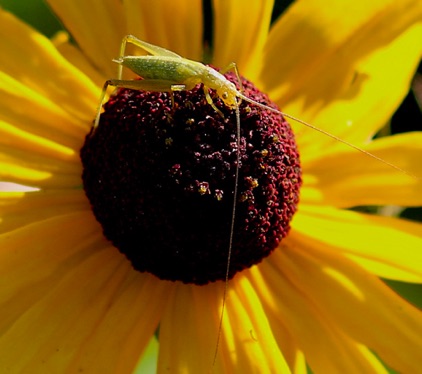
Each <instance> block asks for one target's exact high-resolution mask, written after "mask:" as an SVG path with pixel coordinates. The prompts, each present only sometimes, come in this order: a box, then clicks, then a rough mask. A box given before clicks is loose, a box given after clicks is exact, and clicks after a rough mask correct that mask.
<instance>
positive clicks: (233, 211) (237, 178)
mask: <svg viewBox="0 0 422 374" xmlns="http://www.w3.org/2000/svg"><path fill="white" fill-rule="evenodd" d="M236 160H237V162H236V170H235V175H234V191H233V207H232V218H231V222H230V236H229V250H228V253H227V266H226V276H225V280H224V292H223V304H222V306H221V314H220V322H219V324H218V335H217V343H216V345H215V351H214V358H213V362H212V366H213V367H214V366H215V362H216V361H217V355H218V347H219V346H220V340H221V332H222V329H223V318H224V312H225V310H226V298H227V291H228V288H229V272H230V261H231V257H232V249H233V236H234V223H235V217H236V204H237V194H238V189H239V169H240V111H239V104H238V105H236Z"/></svg>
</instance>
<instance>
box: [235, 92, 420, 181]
mask: <svg viewBox="0 0 422 374" xmlns="http://www.w3.org/2000/svg"><path fill="white" fill-rule="evenodd" d="M237 95H238V97H239V98H241V99H242V100H245V101H247V102H248V103H251V104H254V105H256V106H258V107H260V108H262V109H266V110H269V111H271V112H275V113H278V114H281V115H282V116H284V117H286V118H289V119H291V120H293V121H295V122H298V123H300V124H302V125H304V126H306V127H309V128H311V129H312V130H315V131H318V132H320V133H321V134H324V135H326V136H328V137H330V138H332V139H334V140H337V141H338V142H340V143H343V144H345V145H347V146H348V147H350V148H353V149H355V150H357V151H359V152H360V153H363V154H364V155H366V156H368V157H371V158H373V159H375V160H377V161H379V162H382V163H383V164H384V165H387V166H389V167H391V168H393V169H395V170H397V171H399V172H400V173H402V174H406V175H408V176H409V177H411V178H413V179H416V180H421V178H420V177H418V176H417V175H414V174H412V173H409V172H408V171H406V170H404V169H402V168H399V167H398V166H396V165H394V164H392V163H391V162H388V161H386V160H384V159H382V158H381V157H378V156H375V155H374V154H373V153H371V152H368V151H365V150H364V149H362V148H359V147H358V146H356V145H354V144H352V143H349V142H346V141H345V140H343V139H341V138H339V137H338V136H335V135H333V134H331V133H329V132H327V131H325V130H322V129H320V128H319V127H316V126H314V125H311V124H310V123H308V122H305V121H303V120H301V119H299V118H297V117H294V116H291V115H290V114H286V113H284V112H281V111H279V110H277V109H274V108H271V107H269V106H267V105H265V104H261V103H258V102H257V101H254V100H252V99H250V98H249V97H247V96H245V95H242V94H241V93H239V92H238V93H237Z"/></svg>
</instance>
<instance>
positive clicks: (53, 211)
mask: <svg viewBox="0 0 422 374" xmlns="http://www.w3.org/2000/svg"><path fill="white" fill-rule="evenodd" d="M77 211H85V213H86V214H87V215H91V214H92V213H91V207H90V206H89V203H88V200H87V198H86V196H85V193H84V191H83V190H82V189H79V190H68V191H66V192H65V193H63V191H61V190H56V191H38V192H30V193H23V192H8V193H6V192H2V193H0V233H4V232H7V231H12V230H14V229H16V228H18V227H21V226H25V225H28V224H30V223H33V222H36V221H42V220H44V219H48V218H50V217H54V216H59V215H63V214H66V213H73V212H77Z"/></svg>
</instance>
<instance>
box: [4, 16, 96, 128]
mask: <svg viewBox="0 0 422 374" xmlns="http://www.w3.org/2000/svg"><path fill="white" fill-rule="evenodd" d="M0 23H1V25H2V27H1V28H0V50H1V51H2V58H1V59H0V70H1V71H3V72H4V73H6V74H7V75H9V76H12V77H14V78H15V79H17V80H19V81H20V82H22V83H24V84H25V85H27V86H28V87H29V88H31V89H33V90H34V91H36V92H38V93H40V94H42V95H44V97H46V98H47V99H49V100H50V101H52V102H55V103H60V106H61V108H63V109H64V110H66V111H67V112H68V113H70V114H72V115H74V116H76V117H77V118H78V119H80V120H82V121H86V129H87V131H88V129H89V126H90V123H91V121H92V118H93V117H94V114H95V108H96V106H97V104H98V103H97V102H98V97H99V93H100V90H99V88H98V87H96V86H95V85H94V84H93V83H92V82H91V81H90V80H89V79H88V78H87V77H86V76H85V75H83V74H82V73H81V72H80V71H79V70H77V69H76V68H75V67H74V66H72V65H71V64H70V63H69V62H68V61H66V60H65V59H64V57H63V56H62V55H61V54H60V53H59V52H58V51H57V50H56V48H55V47H54V45H53V44H52V43H51V42H50V41H49V40H48V39H47V38H46V37H45V36H43V35H41V34H39V33H38V32H36V31H35V30H33V29H31V28H30V27H29V26H27V25H26V24H25V23H23V22H21V21H19V20H18V19H16V18H14V17H13V16H12V15H11V14H9V13H7V12H5V11H3V10H0Z"/></svg>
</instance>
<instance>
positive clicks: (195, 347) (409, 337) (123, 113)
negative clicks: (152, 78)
mask: <svg viewBox="0 0 422 374" xmlns="http://www.w3.org/2000/svg"><path fill="white" fill-rule="evenodd" d="M49 3H50V5H51V6H52V8H53V9H54V11H55V12H56V13H57V14H58V16H59V17H60V18H61V19H62V21H63V23H64V24H65V26H66V27H67V29H68V30H69V32H70V33H71V34H72V36H73V37H74V39H75V41H76V42H77V47H75V46H74V45H73V44H70V43H68V42H67V40H65V39H64V38H63V37H62V36H61V37H57V38H55V39H54V40H53V41H49V40H48V39H46V38H45V37H44V36H42V35H40V34H39V33H37V32H36V31H34V30H33V29H31V28H30V27H28V26H27V25H25V24H23V23H22V22H20V21H19V20H17V19H16V18H14V17H13V16H12V15H10V14H9V13H7V12H5V11H1V12H0V17H1V23H0V24H1V26H0V46H1V50H2V59H1V60H0V79H1V82H2V84H1V86H0V87H1V89H0V97H1V100H0V132H1V136H0V157H1V159H0V160H1V161H0V162H1V167H0V180H1V181H2V182H12V183H16V184H19V185H24V186H30V187H32V188H33V189H36V191H30V192H22V191H13V192H2V193H1V196H0V204H1V211H0V212H1V224H0V229H1V234H0V246H1V251H0V295H1V297H0V311H1V312H0V315H1V318H0V352H1V360H0V372H5V373H8V372H9V373H20V372H22V373H46V372H52V373H64V372H69V373H73V372H87V373H92V372H95V373H97V372H99V373H130V372H132V371H133V370H134V368H135V367H136V364H137V362H138V360H139V357H140V356H141V355H142V352H143V351H144V349H145V347H146V346H147V344H148V342H149V340H150V339H151V338H152V337H153V335H154V333H157V334H158V337H159V344H160V346H159V354H158V361H157V370H158V372H160V373H161V372H173V373H204V372H210V371H214V372H216V373H255V372H259V373H274V372H275V373H290V372H292V373H305V372H306V364H308V365H309V366H310V367H311V368H312V370H313V371H314V372H315V373H336V372H341V373H347V372H350V373H354V372H357V373H372V372H377V373H380V372H385V369H384V366H383V365H382V364H381V361H380V359H381V360H382V361H384V362H385V363H386V364H387V365H389V366H391V367H392V368H394V369H395V370H398V371H399V372H403V373H414V372H417V371H418V369H419V366H420V364H419V353H420V347H421V345H422V341H421V339H422V338H421V336H422V318H421V317H422V316H421V313H420V312H419V311H418V310H417V309H416V308H414V307H413V306H411V305H410V304H409V303H407V302H406V301H404V300H403V299H401V298H400V297H399V296H398V295H396V294H395V293H394V292H393V291H391V290H390V289H389V288H388V287H387V286H386V285H385V284H384V283H383V282H382V281H381V280H380V277H383V278H387V279H395V280H400V281H406V282H421V280H422V273H421V268H420V263H421V260H422V258H421V254H420V248H421V245H422V235H421V232H422V230H421V229H422V227H421V225H420V224H417V223H413V222H409V221H405V220H401V219H397V218H392V217H382V216H376V215H368V214H361V213H357V212H355V211H351V210H347V209H346V208H351V207H354V206H359V205H386V204H395V205H402V206H418V205H421V203H422V194H420V190H421V187H422V186H421V182H420V180H418V179H417V178H412V177H410V176H409V175H406V174H401V173H399V172H397V170H394V169H391V168H389V167H387V166H386V165H385V164H383V163H380V162H378V161H377V160H374V159H371V158H369V157H367V156H365V155H362V154H360V153H359V152H356V150H354V149H352V148H347V147H345V146H344V144H343V145H342V144H339V143H338V142H335V141H334V140H333V139H332V138H329V137H325V136H323V135H321V134H319V133H316V132H315V131H313V130H312V129H309V128H306V127H303V126H302V127H301V126H300V125H295V124H293V123H291V125H292V126H293V128H294V131H295V139H296V143H297V146H296V145H295V144H294V142H293V135H292V133H291V131H290V129H289V127H288V125H287V123H286V122H284V121H283V119H282V117H281V116H277V115H275V114H269V113H266V112H265V111H263V110H261V109H259V108H256V107H254V106H253V105H249V104H248V105H247V103H242V104H241V139H239V140H240V142H239V144H240V152H237V150H236V147H237V139H236V131H235V123H234V122H233V118H234V117H233V113H231V112H230V111H229V110H228V109H227V108H225V107H224V105H223V104H222V103H221V102H219V101H218V100H219V99H218V97H215V96H214V97H213V99H214V100H215V103H216V105H219V109H220V110H221V111H222V112H223V114H224V117H222V116H219V115H218V114H216V113H215V111H214V110H213V108H212V107H211V106H210V105H209V103H207V102H206V100H204V98H203V95H202V92H201V90H199V91H198V90H197V89H194V90H192V91H188V92H180V94H179V93H177V94H175V95H174V96H175V97H174V101H175V102H174V104H173V105H172V103H171V100H170V99H169V97H168V95H164V94H161V93H145V92H133V91H128V90H122V91H120V92H119V93H118V94H117V95H114V96H112V99H111V100H110V101H109V102H108V103H107V105H106V107H105V112H104V114H103V115H102V118H101V122H100V125H99V127H98V129H97V130H98V132H97V131H96V133H95V134H89V133H90V129H91V127H92V123H93V119H94V116H95V110H96V107H97V105H98V98H99V94H100V91H101V87H102V85H103V83H104V81H105V80H106V79H109V78H111V77H114V76H115V69H116V67H115V65H114V64H113V62H112V61H111V60H112V59H113V58H115V57H117V56H118V54H119V48H120V41H121V38H122V37H123V36H124V35H126V34H134V35H137V36H138V37H139V38H140V39H142V40H147V41H149V42H151V43H154V44H156V45H160V46H163V47H165V48H169V49H170V50H173V51H175V52H177V53H179V54H180V55H182V56H184V57H187V58H191V59H193V60H197V61H200V60H201V59H202V56H203V53H204V46H203V44H202V30H203V24H202V8H201V4H202V2H200V1H189V2H188V1H186V2H174V1H156V2H154V5H151V4H150V3H148V4H147V2H142V1H124V2H113V1H109V2H95V1H85V2H83V3H75V2H71V1H59V0H54V1H53V0H52V1H50V2H49ZM272 6H273V3H272V2H271V1H257V2H252V3H250V4H248V7H245V6H244V4H242V2H240V1H231V2H222V1H217V0H215V1H213V9H214V21H215V25H214V43H213V58H212V64H213V66H218V67H223V66H226V65H227V64H228V63H229V62H231V61H236V62H237V63H238V66H239V69H240V71H241V73H242V75H243V76H245V77H247V78H248V81H246V80H244V81H243V83H244V86H245V92H246V93H247V94H248V95H251V96H252V97H254V99H255V100H258V101H262V102H265V103H266V104H267V105H274V104H273V103H275V104H277V105H278V106H279V107H280V108H282V109H283V111H285V112H287V113H290V114H293V115H295V116H297V117H299V118H301V119H303V120H305V121H307V122H310V123H312V124H313V125H316V126H319V127H321V128H323V129H324V130H326V131H329V132H330V133H333V134H335V135H336V136H339V137H341V138H342V139H343V140H345V141H348V142H350V143H352V144H355V145H357V146H359V147H361V148H362V149H364V150H367V151H369V152H372V153H374V154H376V155H377V156H379V157H381V158H382V159H385V160H387V161H391V162H393V163H394V164H395V165H397V166H398V167H400V168H402V169H404V170H406V171H407V172H409V173H411V174H414V175H417V176H420V175H422V167H421V165H420V162H419V158H420V154H421V151H422V134H421V133H411V134H405V135H398V136H392V137H386V138H381V139H377V140H374V141H371V139H372V137H373V135H374V134H375V133H376V132H377V131H378V130H379V129H380V128H381V127H382V126H383V125H384V124H385V123H386V121H387V120H388V119H389V118H390V116H391V114H392V112H393V111H394V110H395V108H396V107H397V105H398V104H399V103H400V101H401V100H402V98H403V96H404V95H405V93H406V91H407V90H408V86H409V82H410V80H411V77H412V75H413V73H414V70H415V68H416V66H417V64H418V62H419V59H420V56H421V47H420V40H421V36H422V25H421V23H422V4H421V3H420V2H419V1H410V0H404V1H400V2H398V1H385V0H383V1H375V2H370V3H369V2H363V1H362V2H356V1H353V2H336V1H330V2H329V3H327V2H325V3H324V5H323V7H321V3H320V2H319V3H318V2H317V1H306V2H305V1H303V2H297V3H295V4H294V5H293V6H292V7H291V8H290V9H289V10H288V11H287V12H286V14H285V15H283V16H282V17H281V18H280V19H279V20H278V21H277V22H275V23H274V25H273V26H272V27H271V29H270V27H269V25H270V16H271V10H272ZM230 79H234V77H233V76H231V78H230ZM250 82H253V84H252V83H250ZM256 87H259V90H258V89H257V88H256ZM262 92H265V93H267V94H268V95H269V97H270V98H271V100H272V102H271V101H270V99H269V98H268V97H267V96H266V95H265V94H263V93H262ZM201 95H202V96H201ZM297 149H298V150H299V152H300V158H299V155H298V151H297ZM235 150H236V151H235ZM181 155H183V157H182V156H181ZM237 163H238V164H239V166H240V175H239V183H238V192H239V194H238V195H239V198H238V201H237V204H236V206H237V209H236V217H235V218H236V220H235V231H234V237H233V247H232V255H231V263H232V267H230V268H229V270H230V274H229V277H231V278H232V279H231V280H230V282H229V284H228V292H227V298H226V308H225V314H224V318H223V320H222V325H221V337H220V339H218V335H219V331H220V330H219V321H220V317H221V309H222V298H223V292H224V280H225V273H224V270H225V267H226V265H227V257H226V255H227V250H228V237H229V235H228V234H229V232H230V220H231V210H230V204H229V203H227V201H228V202H230V197H232V196H233V192H234V183H233V181H234V179H233V170H235V169H236V164H237ZM3 186H4V185H3ZM299 188H300V192H299ZM3 189H4V188H3ZM192 196H193V197H192ZM182 198H183V199H185V200H183V199H182ZM186 212H187V213H186ZM192 217H193V218H192ZM195 217H196V218H197V219H195ZM100 223H101V224H100ZM160 230H161V231H160ZM201 238H202V240H201ZM280 239H281V240H280ZM113 244H114V245H113ZM145 248H147V250H148V251H149V252H147V253H144V249H145ZM213 249H215V252H216V253H217V254H215V253H214V252H213ZM245 253H246V254H247V256H248V257H247V259H246V260H245V261H243V260H244V257H243V256H244V255H245ZM157 254H158V256H157ZM167 256H168V257H167ZM262 257H265V258H264V259H262ZM198 259H199V260H198ZM198 261H199V262H198ZM254 264H255V265H254ZM207 265H209V267H207ZM198 269H199V270H198ZM221 269H223V271H222V270H221ZM160 277H161V279H160ZM216 280H217V281H216ZM210 281H211V282H210ZM207 282H209V283H207ZM157 331H158V332H157ZM217 341H219V345H218V347H217V346H216V345H217ZM215 352H217V354H216V358H215V360H214V353H215Z"/></svg>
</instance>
